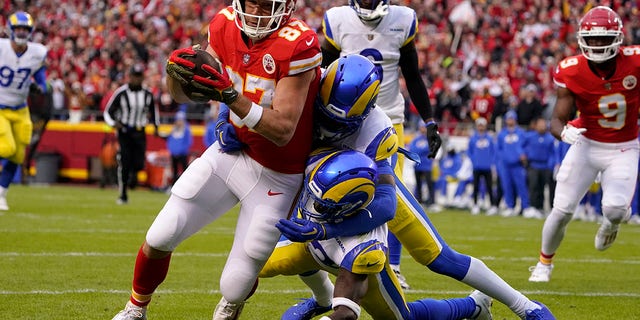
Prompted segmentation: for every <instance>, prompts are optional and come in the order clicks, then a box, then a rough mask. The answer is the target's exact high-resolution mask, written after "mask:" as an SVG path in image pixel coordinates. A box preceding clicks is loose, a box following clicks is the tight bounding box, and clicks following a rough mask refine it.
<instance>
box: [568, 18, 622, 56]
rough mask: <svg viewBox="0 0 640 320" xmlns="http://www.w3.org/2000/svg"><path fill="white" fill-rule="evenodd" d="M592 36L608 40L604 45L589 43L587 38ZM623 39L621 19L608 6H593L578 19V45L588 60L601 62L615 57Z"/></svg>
mask: <svg viewBox="0 0 640 320" xmlns="http://www.w3.org/2000/svg"><path fill="white" fill-rule="evenodd" d="M593 38H599V39H601V40H602V41H601V42H603V43H605V40H608V41H606V44H604V45H602V44H598V45H590V44H589V40H592V39H593ZM623 40H624V34H623V32H622V20H621V19H620V16H618V14H617V13H615V12H614V11H613V10H611V9H610V8H608V7H605V6H598V7H595V8H593V9H591V10H589V12H587V13H586V14H585V15H584V17H582V19H581V20H580V29H579V30H578V45H580V50H581V51H582V55H583V56H584V57H585V58H587V59H588V60H590V61H593V62H603V61H607V60H609V59H611V58H613V57H615V56H616V54H618V49H619V48H620V45H621V44H622V41H623Z"/></svg>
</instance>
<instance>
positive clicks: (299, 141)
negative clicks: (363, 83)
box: [209, 7, 322, 173]
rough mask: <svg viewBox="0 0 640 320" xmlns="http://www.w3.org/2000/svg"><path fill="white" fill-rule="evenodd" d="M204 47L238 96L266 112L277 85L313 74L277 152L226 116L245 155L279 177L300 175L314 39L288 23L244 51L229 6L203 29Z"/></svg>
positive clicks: (308, 127)
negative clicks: (215, 57)
mask: <svg viewBox="0 0 640 320" xmlns="http://www.w3.org/2000/svg"><path fill="white" fill-rule="evenodd" d="M209 45H210V46H211V47H212V48H213V50H214V51H215V52H216V53H217V54H218V56H219V58H220V61H221V62H222V63H223V64H224V65H225V67H226V69H227V72H228V73H229V76H230V78H231V81H232V82H233V85H234V87H235V89H236V90H238V92H241V93H242V94H243V95H244V96H246V97H248V98H249V99H251V101H253V102H254V103H257V104H259V105H261V106H262V107H263V108H267V109H268V108H271V107H272V101H273V96H274V94H275V89H276V85H277V83H278V81H279V80H280V79H282V78H284V77H288V76H295V75H298V74H300V73H303V72H306V71H309V70H314V69H315V71H316V78H315V80H314V81H313V82H312V83H311V86H310V88H309V92H308V94H307V98H306V102H305V105H304V106H300V108H304V111H303V112H302V116H301V118H300V120H299V121H298V126H297V127H296V132H295V133H294V135H293V138H292V140H291V141H290V142H289V143H288V144H287V145H285V146H283V147H278V146H277V145H275V144H274V143H273V142H271V141H269V140H268V139H266V138H265V137H263V136H262V135H260V134H258V133H256V132H255V131H253V130H250V129H249V128H248V127H246V126H245V125H244V124H243V123H242V121H241V120H240V118H239V117H238V116H237V115H236V114H234V113H233V112H232V113H231V116H230V122H231V123H232V124H233V125H234V126H235V129H236V133H237V136H238V140H240V141H241V142H243V143H244V144H246V145H247V148H246V149H245V151H246V153H247V154H248V155H249V156H250V157H251V158H253V159H254V160H256V161H258V162H259V163H260V164H262V165H263V166H265V167H267V168H269V169H272V170H275V171H278V172H282V173H302V172H304V168H305V163H306V159H307V156H308V154H309V152H310V151H311V135H312V127H313V125H312V114H313V101H314V99H315V97H316V94H317V92H318V87H319V81H320V62H321V61H322V54H321V53H320V44H319V43H318V36H317V34H316V33H315V32H314V31H313V30H312V29H311V28H309V26H307V25H306V24H305V23H304V22H302V21H300V20H298V19H295V18H292V19H290V20H289V22H288V23H287V24H286V25H285V26H283V27H281V28H280V29H279V30H277V31H275V32H274V33H272V34H271V35H269V36H268V37H266V38H264V39H262V40H260V41H258V42H256V43H255V44H253V45H252V46H251V47H248V46H247V44H246V43H245V41H244V40H243V39H242V33H241V31H240V29H238V27H237V26H236V24H235V20H234V13H233V9H232V8H231V7H227V8H225V9H222V10H221V11H220V12H219V13H218V14H217V15H216V16H215V17H214V18H213V20H212V21H211V23H210V24H209Z"/></svg>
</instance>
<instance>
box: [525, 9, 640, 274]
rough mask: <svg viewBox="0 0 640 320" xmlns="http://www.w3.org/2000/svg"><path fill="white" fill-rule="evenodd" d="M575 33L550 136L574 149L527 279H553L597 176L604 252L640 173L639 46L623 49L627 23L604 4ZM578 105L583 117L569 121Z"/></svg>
mask: <svg viewBox="0 0 640 320" xmlns="http://www.w3.org/2000/svg"><path fill="white" fill-rule="evenodd" d="M577 38H578V44H579V45H580V49H581V50H582V55H578V56H573V57H569V58H566V59H564V60H562V61H560V63H558V66H557V67H556V68H555V70H554V73H553V79H554V82H555V83H556V85H557V96H558V100H557V101H556V105H555V108H554V111H553V116H552V118H551V133H552V134H553V135H554V136H555V137H556V138H557V139H560V140H562V141H564V142H566V143H568V144H571V147H569V151H567V155H566V156H565V158H564V160H562V164H561V165H560V169H559V170H558V174H557V185H556V192H555V198H554V201H553V208H552V210H551V213H550V214H549V216H548V217H547V219H546V220H545V222H544V226H543V228H542V246H541V249H540V258H539V262H538V264H537V265H536V266H535V267H532V270H531V271H532V272H531V276H530V277H529V281H533V282H547V281H549V280H550V277H551V270H552V269H553V260H552V259H553V256H554V255H555V253H556V250H557V249H558V248H559V247H560V243H561V242H562V239H563V238H564V234H565V230H566V227H567V224H568V223H569V221H571V217H572V215H573V213H574V211H575V210H576V207H577V205H578V203H579V202H580V199H582V197H583V196H584V195H585V193H586V192H587V190H588V189H589V187H590V186H591V184H592V183H593V181H594V180H595V179H596V176H597V175H598V174H601V186H602V215H603V219H602V224H601V225H600V228H599V229H598V232H597V234H596V236H595V240H594V245H595V247H596V249H598V250H606V249H607V248H609V247H610V246H611V245H612V244H613V241H614V240H615V239H616V236H617V234H618V227H619V224H620V222H622V221H623V220H624V219H625V218H626V217H627V215H628V214H629V213H630V210H629V208H630V205H631V198H632V197H633V193H634V190H635V185H636V183H635V181H636V177H637V174H638V166H637V163H638V154H639V147H638V139H637V134H638V107H639V106H640V90H639V89H640V86H639V84H638V80H639V79H640V48H639V47H635V46H634V47H622V48H621V47H620V45H621V44H622V41H623V38H624V36H623V26H622V20H621V19H620V17H619V16H618V14H617V13H615V12H614V11H613V10H611V9H609V8H608V7H603V6H599V7H595V8H593V9H591V10H589V12H587V13H586V14H585V15H584V17H583V18H582V19H581V20H580V25H579V30H578V37H577ZM576 110H577V111H578V118H577V119H574V120H572V119H571V115H573V114H574V113H575V111H576Z"/></svg>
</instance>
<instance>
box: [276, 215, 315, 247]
mask: <svg viewBox="0 0 640 320" xmlns="http://www.w3.org/2000/svg"><path fill="white" fill-rule="evenodd" d="M276 228H278V230H280V232H282V234H283V235H284V236H285V237H287V239H289V240H291V241H293V242H306V241H312V240H325V239H326V238H325V237H326V233H327V232H326V229H325V227H324V226H323V225H322V224H321V223H317V222H313V221H311V220H306V219H300V218H296V217H292V218H291V219H290V220H287V219H280V221H278V223H276Z"/></svg>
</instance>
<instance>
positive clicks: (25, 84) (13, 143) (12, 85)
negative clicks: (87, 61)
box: [0, 11, 47, 211]
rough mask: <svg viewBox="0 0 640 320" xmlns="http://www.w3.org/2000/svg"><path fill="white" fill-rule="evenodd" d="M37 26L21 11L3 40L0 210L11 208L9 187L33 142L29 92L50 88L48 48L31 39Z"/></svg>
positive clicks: (0, 51) (0, 58) (0, 56)
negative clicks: (46, 68)
mask: <svg viewBox="0 0 640 320" xmlns="http://www.w3.org/2000/svg"><path fill="white" fill-rule="evenodd" d="M34 29H35V24H34V21H33V18H32V17H31V15H30V14H28V13H26V12H23V11H19V12H16V13H14V14H12V15H11V16H9V19H7V32H8V33H9V38H8V39H0V71H1V72H0V159H6V160H7V161H5V163H4V167H3V168H2V173H0V211H3V210H4V211H6V210H9V205H8V204H7V199H6V195H7V190H8V189H9V185H10V184H11V181H13V177H14V175H15V173H16V171H17V170H18V166H19V165H20V164H21V163H22V162H23V161H24V158H25V150H26V147H27V146H28V145H29V143H30V142H31V131H32V128H33V124H32V123H31V117H30V116H29V108H28V106H27V97H28V96H29V91H30V90H36V91H39V92H41V93H46V91H47V84H46V73H45V58H46V57H47V48H46V47H45V46H43V45H42V44H39V43H34V42H31V41H29V40H30V39H31V34H32V33H33V30H34ZM32 79H33V80H35V83H32Z"/></svg>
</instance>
